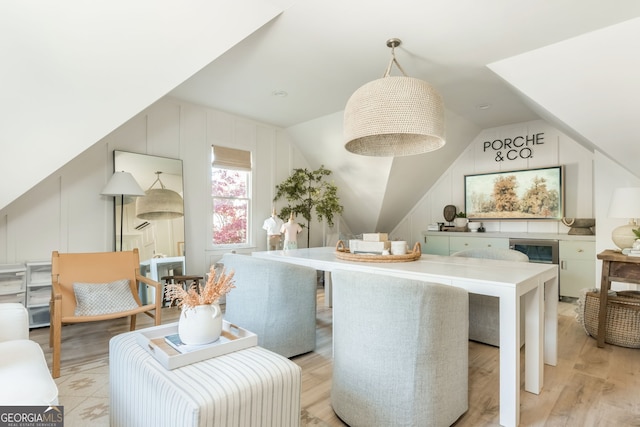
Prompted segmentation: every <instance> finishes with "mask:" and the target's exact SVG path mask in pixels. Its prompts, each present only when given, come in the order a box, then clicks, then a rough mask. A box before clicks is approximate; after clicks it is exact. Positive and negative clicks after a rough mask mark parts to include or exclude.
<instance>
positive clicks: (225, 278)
mask: <svg viewBox="0 0 640 427" xmlns="http://www.w3.org/2000/svg"><path fill="white" fill-rule="evenodd" d="M233 273H234V272H233V270H232V271H231V272H230V273H229V274H225V270H224V268H223V269H222V272H220V276H217V275H216V270H215V268H214V266H211V269H210V270H209V279H208V280H207V284H206V285H205V286H204V287H202V285H200V284H197V285H196V284H195V283H194V284H192V285H191V286H190V287H189V290H185V289H184V288H183V287H182V286H181V285H177V284H170V285H167V288H166V290H165V295H166V296H167V298H168V299H170V300H171V304H173V303H174V302H176V304H177V305H178V307H181V308H182V307H183V306H184V307H188V308H192V307H195V306H198V305H209V304H215V303H216V302H218V300H219V299H220V298H221V297H222V296H223V295H226V294H228V293H229V291H231V289H233V288H235V286H234V284H233Z"/></svg>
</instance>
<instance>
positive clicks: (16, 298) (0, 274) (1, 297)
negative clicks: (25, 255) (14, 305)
mask: <svg viewBox="0 0 640 427" xmlns="http://www.w3.org/2000/svg"><path fill="white" fill-rule="evenodd" d="M25 284H26V282H25V266H24V264H1V265H0V302H19V303H20V304H24V295H25Z"/></svg>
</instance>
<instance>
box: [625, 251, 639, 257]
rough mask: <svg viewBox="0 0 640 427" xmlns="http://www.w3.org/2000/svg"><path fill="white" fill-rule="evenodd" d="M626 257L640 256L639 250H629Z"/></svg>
mask: <svg viewBox="0 0 640 427" xmlns="http://www.w3.org/2000/svg"><path fill="white" fill-rule="evenodd" d="M626 254H627V255H628V256H640V249H629V252H627V253H626Z"/></svg>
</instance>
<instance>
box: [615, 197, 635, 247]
mask: <svg viewBox="0 0 640 427" xmlns="http://www.w3.org/2000/svg"><path fill="white" fill-rule="evenodd" d="M608 217H609V218H625V219H628V220H629V222H628V223H627V224H626V225H621V226H620V227H617V228H615V229H614V230H613V232H612V233H611V240H613V243H615V245H616V246H617V247H619V248H620V249H626V248H630V247H631V246H632V245H633V242H634V241H635V240H636V238H637V236H636V235H635V233H634V232H633V230H634V229H635V228H637V227H638V224H637V222H636V218H640V187H623V188H616V189H615V191H614V192H613V195H612V196H611V204H610V205H609V214H608Z"/></svg>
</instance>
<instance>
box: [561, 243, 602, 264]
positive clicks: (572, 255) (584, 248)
mask: <svg viewBox="0 0 640 427" xmlns="http://www.w3.org/2000/svg"><path fill="white" fill-rule="evenodd" d="M560 259H582V260H591V261H594V262H595V259H596V245H595V242H581V241H567V240H561V241H560Z"/></svg>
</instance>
